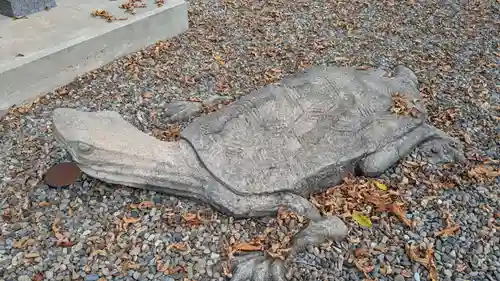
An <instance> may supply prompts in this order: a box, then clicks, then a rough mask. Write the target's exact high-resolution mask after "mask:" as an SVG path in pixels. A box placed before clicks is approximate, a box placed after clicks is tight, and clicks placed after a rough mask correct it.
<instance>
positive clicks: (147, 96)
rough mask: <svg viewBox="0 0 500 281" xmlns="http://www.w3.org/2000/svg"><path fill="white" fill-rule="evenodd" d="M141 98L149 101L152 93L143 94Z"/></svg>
mask: <svg viewBox="0 0 500 281" xmlns="http://www.w3.org/2000/svg"><path fill="white" fill-rule="evenodd" d="M142 97H143V98H145V99H150V98H152V97H153V93H151V92H144V93H142Z"/></svg>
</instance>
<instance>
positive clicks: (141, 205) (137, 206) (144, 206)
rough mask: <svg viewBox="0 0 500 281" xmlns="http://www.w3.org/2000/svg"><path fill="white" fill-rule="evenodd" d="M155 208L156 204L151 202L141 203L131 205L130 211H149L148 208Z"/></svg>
mask: <svg viewBox="0 0 500 281" xmlns="http://www.w3.org/2000/svg"><path fill="white" fill-rule="evenodd" d="M153 206H154V203H153V202H151V201H142V202H141V203H139V204H130V206H129V207H130V209H141V210H142V209H147V208H151V207H153Z"/></svg>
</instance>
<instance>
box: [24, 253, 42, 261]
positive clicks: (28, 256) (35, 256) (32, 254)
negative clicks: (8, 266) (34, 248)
mask: <svg viewBox="0 0 500 281" xmlns="http://www.w3.org/2000/svg"><path fill="white" fill-rule="evenodd" d="M39 256H40V253H37V252H32V253H27V254H25V255H24V257H25V258H27V259H34V258H38V257H39Z"/></svg>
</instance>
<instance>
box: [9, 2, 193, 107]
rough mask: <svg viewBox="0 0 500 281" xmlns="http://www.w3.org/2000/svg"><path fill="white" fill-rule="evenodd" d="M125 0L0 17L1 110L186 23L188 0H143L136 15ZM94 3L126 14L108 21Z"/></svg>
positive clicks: (166, 35)
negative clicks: (157, 0) (98, 13)
mask: <svg viewBox="0 0 500 281" xmlns="http://www.w3.org/2000/svg"><path fill="white" fill-rule="evenodd" d="M124 2H126V1H109V0H86V1H80V0H58V1H57V7H56V8H53V9H50V10H48V11H42V12H39V13H36V14H32V15H29V16H28V17H27V18H25V19H16V20H13V19H12V18H9V17H0V112H2V111H4V112H5V110H7V109H8V108H10V107H12V106H14V105H19V104H22V103H24V102H28V101H31V100H34V99H36V98H37V97H39V96H41V95H44V94H46V93H48V92H51V91H53V90H55V89H57V88H58V87H61V86H64V85H66V84H68V83H70V82H71V81H73V80H74V79H75V78H76V77H78V76H80V75H82V74H84V73H86V72H88V71H91V70H94V69H97V68H99V67H101V66H103V65H105V64H107V63H109V62H111V61H113V60H115V59H118V58H120V57H122V56H124V55H127V54H130V53H132V52H135V51H138V50H140V49H142V48H144V47H146V46H148V45H150V44H153V43H155V42H156V41H158V40H165V39H168V38H171V37H174V36H176V35H178V34H180V33H182V32H184V31H185V30H187V28H188V12H187V3H186V2H185V1H184V0H167V1H165V4H164V5H163V6H162V7H158V6H157V5H156V4H155V3H154V2H155V1H154V0H143V3H145V4H147V6H146V7H145V8H137V9H135V10H136V14H134V15H132V14H130V13H125V10H124V9H120V8H119V6H120V5H121V4H122V3H124ZM95 9H102V10H106V11H108V12H109V13H111V14H112V15H114V16H115V17H116V18H123V17H127V19H126V20H116V21H112V22H107V21H106V20H104V19H101V18H99V17H93V16H92V15H91V13H92V11H93V10H95Z"/></svg>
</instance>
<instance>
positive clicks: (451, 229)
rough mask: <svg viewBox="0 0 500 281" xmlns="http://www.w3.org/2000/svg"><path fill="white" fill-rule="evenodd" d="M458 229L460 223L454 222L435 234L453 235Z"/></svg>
mask: <svg viewBox="0 0 500 281" xmlns="http://www.w3.org/2000/svg"><path fill="white" fill-rule="evenodd" d="M459 230H460V225H458V224H455V225H453V226H450V227H447V228H445V229H443V230H441V231H439V232H436V234H435V236H436V237H447V236H453V235H455V234H456V233H457V232H458V231H459Z"/></svg>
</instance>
